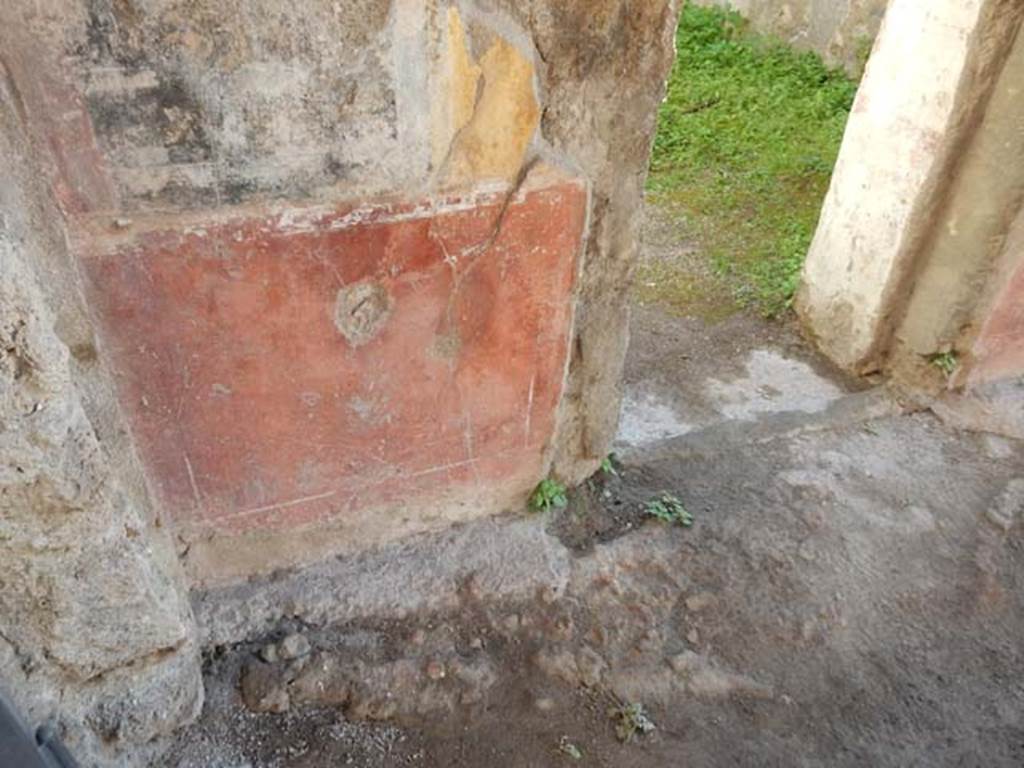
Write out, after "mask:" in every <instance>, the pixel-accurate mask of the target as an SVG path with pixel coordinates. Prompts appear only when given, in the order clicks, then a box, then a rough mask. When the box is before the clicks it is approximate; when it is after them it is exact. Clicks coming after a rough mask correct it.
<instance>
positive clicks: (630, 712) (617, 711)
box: [609, 702, 655, 744]
mask: <svg viewBox="0 0 1024 768" xmlns="http://www.w3.org/2000/svg"><path fill="white" fill-rule="evenodd" d="M609 715H611V718H612V719H613V720H614V721H615V735H616V736H617V737H618V739H619V741H621V742H623V743H624V744H628V743H629V742H631V741H632V740H633V739H635V738H636V737H637V736H643V735H645V734H648V733H650V732H651V731H653V730H654V729H655V725H654V721H653V720H651V718H650V717H649V716H648V715H647V712H646V710H645V709H644V705H643V704H640V703H639V702H634V703H632V704H620V705H619V706H617V707H614V708H612V709H611V711H610V712H609Z"/></svg>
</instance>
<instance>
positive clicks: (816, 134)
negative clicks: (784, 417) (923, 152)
mask: <svg viewBox="0 0 1024 768" xmlns="http://www.w3.org/2000/svg"><path fill="white" fill-rule="evenodd" d="M677 48H678V57H677V59H676V62H675V66H674V68H673V70H672V74H671V77H670V79H669V84H668V95H667V99H666V101H665V103H664V104H663V105H662V108H661V110H660V112H659V114H658V132H657V136H656V138H655V142H654V153H653V156H652V159H651V175H650V177H649V182H648V191H649V193H650V197H651V200H652V201H653V202H654V203H655V204H658V203H659V202H662V203H668V204H671V205H672V206H673V208H675V207H677V206H678V207H679V208H680V209H681V211H682V213H683V215H684V216H685V217H686V219H687V221H688V225H689V227H690V229H691V230H692V234H693V236H694V237H695V238H696V239H697V240H698V242H699V243H700V245H701V248H702V251H703V252H704V253H705V254H707V256H708V258H710V259H711V262H712V264H713V267H714V270H715V272H716V273H718V274H719V275H721V276H723V277H724V278H726V279H727V280H728V282H729V283H730V285H731V286H732V289H733V292H734V294H735V298H736V300H737V301H738V302H739V303H740V304H741V305H743V306H748V307H752V308H755V309H757V310H760V311H762V312H763V313H765V314H766V315H775V314H778V313H779V312H780V311H782V310H784V309H785V308H786V307H788V306H789V305H790V303H791V302H792V298H793V294H794V292H795V291H796V288H797V285H798V282H799V278H800V268H801V267H802V265H803V261H804V257H805V256H806V254H807V249H808V247H809V246H810V242H811V237H812V235H813V234H814V227H815V225H816V223H817V220H818V214H819V212H820V209H821V203H822V200H823V199H824V196H825V192H826V191H827V189H828V183H829V177H830V175H831V173H832V167H833V165H834V164H835V160H836V155H837V154H838V151H839V144H840V141H841V140H842V135H843V129H844V128H845V126H846V120H847V117H848V116H849V112H850V107H851V105H852V103H853V97H854V94H855V93H856V83H855V82H854V81H853V80H852V79H851V78H850V77H848V76H847V75H846V73H845V72H843V71H842V70H841V69H831V68H829V67H826V66H825V64H824V63H822V61H821V58H820V57H818V56H817V55H816V54H813V53H799V52H797V51H795V50H793V49H792V48H790V47H789V46H787V45H785V44H784V43H781V42H779V41H778V40H774V39H771V38H767V37H762V36H758V35H754V34H752V33H751V32H750V31H749V30H748V29H747V24H746V22H745V20H744V19H743V18H742V17H741V16H740V15H739V14H738V13H735V12H733V11H728V10H723V9H720V8H699V7H696V6H692V5H689V4H687V5H686V6H685V7H684V8H683V13H682V19H681V21H680V24H679V30H678V33H677ZM639 278H640V279H641V280H643V279H644V275H643V274H641V275H640V276H639Z"/></svg>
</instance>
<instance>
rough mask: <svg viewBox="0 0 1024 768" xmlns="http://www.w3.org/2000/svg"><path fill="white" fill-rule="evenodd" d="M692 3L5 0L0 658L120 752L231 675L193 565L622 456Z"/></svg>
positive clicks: (287, 562)
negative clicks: (662, 143) (642, 230)
mask: <svg viewBox="0 0 1024 768" xmlns="http://www.w3.org/2000/svg"><path fill="white" fill-rule="evenodd" d="M678 10H679V4H678V2H677V0H653V1H652V0H598V2H593V1H592V0H569V1H566V0H558V1H557V2H556V1H555V0H528V1H527V2H511V1H510V0H508V1H507V0H476V1H475V2H469V1H468V0H467V1H466V2H454V1H453V2H441V1H440V0H433V1H430V2H422V0H358V1H357V2H346V3H335V2H328V1H327V0H311V2H304V3H285V2H281V1H280V0H227V1H226V2H225V1H224V0H217V2H212V1H210V2H208V1H207V0H200V1H199V2H192V1H190V2H179V1H178V0H70V1H67V0H13V2H9V3H4V4H3V6H2V8H0V64H2V67H3V91H2V96H3V101H2V105H0V106H2V107H3V111H2V113H0V114H2V117H3V121H4V122H3V126H2V127H3V131H2V132H0V138H2V139H3V141H4V142H5V143H4V144H3V145H2V146H0V150H2V153H0V157H2V159H4V160H5V162H4V171H5V173H7V174H8V175H9V177H10V179H9V183H8V180H7V179H5V184H4V185H3V190H2V191H0V203H2V212H3V216H4V218H3V223H4V228H3V232H2V235H0V260H2V262H3V271H2V274H0V334H2V337H3V338H2V340H3V345H2V349H3V350H5V351H4V352H3V357H0V371H3V372H5V373H4V378H2V379H0V384H2V387H0V441H3V444H4V446H5V450H4V452H3V455H2V461H3V464H2V470H0V471H2V472H3V474H2V475H0V479H2V483H0V503H2V504H3V505H4V506H3V522H2V525H3V526H4V529H3V538H2V539H0V548H2V555H3V556H2V558H0V607H2V609H3V610H2V613H0V676H2V679H3V680H4V683H5V685H7V686H8V687H9V688H11V689H12V690H13V693H14V696H15V699H16V700H17V701H18V703H20V704H22V705H23V706H25V707H26V708H27V709H28V711H29V713H30V715H31V716H32V717H33V719H34V720H38V719H39V718H41V717H45V716H48V715H50V714H52V713H56V712H58V710H59V712H60V716H61V717H62V718H63V723H64V725H65V727H66V729H67V732H68V734H69V736H70V737H71V739H72V740H73V741H74V743H75V744H81V745H85V747H83V748H84V749H87V752H88V754H89V755H90V757H89V759H88V760H87V762H89V761H93V762H97V763H101V762H109V761H112V760H115V759H116V754H117V753H118V749H119V747H120V746H121V745H123V744H127V743H138V742H146V741H148V740H149V739H150V738H152V737H154V736H156V735H159V734H160V733H162V732H164V731H166V730H168V729H170V728H173V727H174V726H175V725H177V724H180V723H181V722H183V721H185V720H187V719H188V718H190V717H193V716H194V715H195V713H196V711H197V708H198V707H199V705H200V703H201V695H202V694H201V688H200V683H199V679H198V666H197V657H196V653H197V648H196V647H195V640H194V638H195V636H196V635H195V630H194V627H193V620H192V617H191V615H190V613H189V610H188V608H187V604H186V602H185V601H184V599H183V594H184V592H185V591H186V590H187V589H190V588H191V589H193V590H201V589H204V588H205V587H206V586H207V585H210V584H219V583H225V582H234V581H238V580H242V579H245V578H248V577H249V576H252V575H254V574H259V573H268V572H271V571H273V570H274V569H279V568H288V567H294V566H300V565H302V564H305V563H310V562H313V561H315V560H317V559H320V558H323V557H326V556H328V555H336V554H339V553H341V554H343V553H358V552H361V551H364V550H366V549H368V548H372V547H376V546H378V545H380V544H383V543H385V542H387V541H389V540H393V539H396V538H402V537H407V536H410V535H412V534H415V533H418V532H423V531H431V530H439V529H443V528H445V527H446V526H449V525H451V524H452V523H454V522H457V521H459V520H465V519H468V518H473V517H479V516H484V515H489V514H494V513H497V512H501V511H503V510H507V509H510V508H518V507H519V506H520V505H521V504H522V502H523V500H524V498H525V496H526V494H527V493H528V491H529V490H530V489H531V488H532V487H533V485H534V484H535V483H536V482H537V481H538V480H539V479H541V478H542V477H544V476H545V475H546V474H548V472H550V471H554V472H555V473H556V474H558V475H559V476H560V477H562V478H563V479H565V480H567V481H570V482H575V481H578V480H580V479H582V478H583V477H585V476H586V475H588V474H589V473H590V472H592V471H593V470H594V469H595V468H596V466H597V465H598V464H599V462H600V460H601V459H602V458H603V456H604V455H605V453H606V452H607V450H608V446H609V445H610V442H611V439H612V436H613V434H614V431H615V428H616V423H617V418H618V406H619V379H620V374H621V367H622V363H623V358H624V353H625V348H626V343H627V338H628V327H627V320H628V305H627V300H626V295H625V292H624V291H623V286H624V285H625V284H626V283H627V282H628V280H629V277H630V274H631V270H632V265H633V262H634V261H635V256H636V252H637V240H638V230H637V216H636V214H637V212H638V209H639V206H640V205H641V203H642V197H643V185H644V177H645V174H646V168H647V161H648V154H649V150H650V143H651V140H652V138H653V130H654V120H655V113H656V110H657V106H658V104H659V103H660V100H661V97H662V94H663V87H664V80H665V77H666V75H667V73H668V70H669V67H670V66H671V62H672V58H673V40H674V32H675V21H676V16H677V13H678ZM8 160H9V161H10V162H7V161H8ZM182 565H183V566H184V569H182V567H181V566H182ZM126 697H127V698H126ZM131 697H134V698H131ZM129 702H130V703H131V704H132V706H128V703H129Z"/></svg>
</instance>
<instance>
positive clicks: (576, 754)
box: [558, 736, 583, 760]
mask: <svg viewBox="0 0 1024 768" xmlns="http://www.w3.org/2000/svg"><path fill="white" fill-rule="evenodd" d="M558 751H559V752H561V753H562V754H563V755H567V756H568V757H571V758H572V759H573V760H582V759H583V751H582V750H581V749H580V748H579V747H577V746H576V745H575V744H573V743H572V742H571V741H569V737H568V736H563V737H562V738H561V739H559V740H558Z"/></svg>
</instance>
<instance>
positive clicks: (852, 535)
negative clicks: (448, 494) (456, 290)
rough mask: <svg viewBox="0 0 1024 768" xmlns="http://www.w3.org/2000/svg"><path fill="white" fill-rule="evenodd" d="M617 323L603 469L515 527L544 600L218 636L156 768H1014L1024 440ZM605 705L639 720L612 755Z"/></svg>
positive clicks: (762, 333) (688, 338)
mask: <svg viewBox="0 0 1024 768" xmlns="http://www.w3.org/2000/svg"><path fill="white" fill-rule="evenodd" d="M664 252H665V253H668V256H667V257H668V258H672V254H671V249H670V248H669V249H667V250H665V251H664ZM648 257H649V258H650V257H651V256H650V252H649V254H648ZM632 330H633V340H634V341H633V345H632V347H631V351H630V358H629V363H628V371H627V377H626V387H627V392H626V399H625V404H624V410H623V424H622V427H621V430H620V438H619V441H618V444H617V447H616V450H617V457H618V458H617V463H616V473H599V474H598V475H597V476H595V477H594V478H592V479H591V480H590V481H589V482H588V483H587V484H586V485H584V486H583V487H581V488H580V489H577V490H576V491H575V492H573V494H572V496H571V499H570V503H569V505H568V507H567V508H566V509H564V510H558V511H555V512H552V513H550V514H546V515H537V516H536V517H535V518H534V519H535V520H536V525H538V526H545V527H546V528H547V530H548V531H549V532H550V534H551V535H552V536H553V537H557V539H558V540H559V541H560V542H561V543H558V542H557V541H556V542H554V545H555V546H558V547H561V546H563V545H564V547H565V548H566V550H567V556H566V562H567V563H568V566H567V571H566V577H565V582H564V584H563V585H562V586H561V587H559V588H558V589H551V590H541V591H539V592H538V594H537V595H536V596H535V597H534V598H533V599H529V600H520V601H516V602H509V601H503V602H497V603H495V602H490V601H481V600H480V599H478V596H477V594H476V593H475V590H474V585H473V583H472V579H468V580H467V582H466V583H465V584H464V585H462V587H461V591H460V604H459V608H458V609H457V610H455V611H451V612H446V613H443V614H434V615H417V616H407V617H405V618H404V619H402V620H400V621H388V622H379V623H373V622H363V623H358V624H351V623H350V624H344V625H336V626H328V627H316V626H307V625H303V624H301V623H294V622H293V623H286V624H284V625H282V626H281V627H279V628H278V630H277V631H276V632H274V633H272V634H271V635H270V636H268V637H267V638H264V639H261V640H260V641H259V642H255V643H249V644H243V645H240V646H237V647H233V648H221V649H218V650H217V652H216V653H213V654H211V655H210V656H209V658H208V659H207V668H206V679H207V687H208V701H207V705H206V709H205V711H204V714H203V717H202V719H201V721H200V722H199V723H198V724H197V725H196V726H194V727H193V728H191V729H189V730H188V731H186V732H185V733H183V734H181V735H180V736H179V737H178V738H177V739H176V741H175V742H174V743H173V744H172V745H170V748H169V749H168V750H167V751H166V753H165V754H164V755H163V757H162V758H160V760H159V761H157V764H159V765H161V766H164V767H165V768H199V767H200V766H202V767H203V768H243V766H244V767H247V768H272V767H273V768H312V767H313V766H335V765H338V766H344V765H352V766H366V767H367V768H369V767H370V766H423V767H424V768H433V767H434V766H465V767H467V768H470V767H472V768H477V767H486V768H506V767H507V768H519V767H522V768H525V767H526V766H564V765H573V764H578V765H585V766H636V767H637V768H647V767H651V768H653V767H655V766H658V767H668V766H673V767H675V766H723V765H741V766H865V765H870V766H986V767H990V766H1021V765H1024V511H1022V508H1024V444H1021V443H1019V442H1015V441H1012V440H1008V439H1005V438H1001V437H996V436H992V435H986V434H981V433H969V432H958V431H955V430H953V429H951V428H949V427H946V426H944V425H943V424H942V423H941V422H940V421H939V420H938V419H937V418H935V417H934V416H933V415H932V414H931V413H929V412H927V411H920V410H916V411H912V410H908V409H905V408H903V407H901V406H900V405H899V403H898V402H897V401H896V400H895V399H893V398H892V397H890V396H889V395H888V394H886V393H884V392H880V391H873V390H872V391H864V390H865V384H864V383H863V382H855V381H849V380H846V379H844V378H843V377H841V376H838V375H837V374H836V373H835V372H834V371H831V370H830V369H829V367H828V366H827V365H826V364H824V363H823V362H822V361H820V360H818V359H817V358H816V357H815V356H814V354H813V352H812V351H811V350H810V349H809V348H808V347H807V345H806V344H805V343H804V342H803V341H802V340H801V339H800V337H799V335H798V333H797V332H796V331H795V329H794V328H793V327H792V326H791V325H789V324H787V323H786V322H785V321H783V322H772V323H768V322H766V321H764V320H762V319H760V318H757V317H753V316H750V315H747V314H743V313H742V312H733V313H728V314H727V316H725V317H722V316H717V315H716V317H714V318H713V319H708V318H706V317H697V316H687V314H686V313H685V312H683V311H680V310H679V308H678V307H677V306H673V305H672V304H671V303H670V302H660V301H659V302H647V303H646V304H645V305H644V306H638V307H637V311H636V313H635V315H634V327H633V329H632ZM664 493H670V494H673V495H675V496H676V497H678V498H679V499H680V500H681V502H682V503H683V505H685V507H686V509H687V510H688V511H689V512H690V513H691V514H692V515H693V517H694V524H693V525H692V526H691V527H683V526H681V525H672V524H668V523H664V522H660V521H657V520H654V519H652V518H651V517H650V516H649V515H648V514H646V512H645V505H646V503H647V502H648V501H650V500H651V499H652V498H654V497H657V496H660V495H661V494H664ZM519 514H523V515H525V514H528V513H526V512H522V513H519ZM286 638H287V640H286ZM307 646H308V647H307ZM285 649H289V650H288V652H287V653H286V652H285ZM629 704H636V705H639V706H640V707H642V710H643V712H644V714H645V715H646V716H647V717H649V719H650V721H651V722H653V724H654V726H655V728H654V730H652V731H650V732H649V733H646V734H638V735H635V736H634V737H633V738H631V739H629V740H627V741H623V740H622V739H621V738H620V734H617V733H616V726H617V724H621V723H622V717H621V713H622V711H623V709H624V707H625V706H627V705H629ZM253 710H269V711H253Z"/></svg>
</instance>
